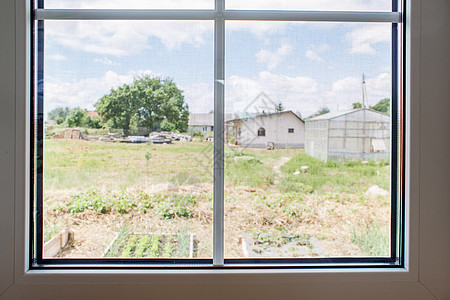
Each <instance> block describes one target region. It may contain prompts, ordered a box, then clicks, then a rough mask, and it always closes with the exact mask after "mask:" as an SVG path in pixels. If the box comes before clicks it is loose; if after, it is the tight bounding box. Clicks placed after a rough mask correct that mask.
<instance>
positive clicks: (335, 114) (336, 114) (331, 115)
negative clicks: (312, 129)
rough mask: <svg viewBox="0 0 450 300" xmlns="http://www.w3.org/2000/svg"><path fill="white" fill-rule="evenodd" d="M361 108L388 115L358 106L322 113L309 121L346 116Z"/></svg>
mask: <svg viewBox="0 0 450 300" xmlns="http://www.w3.org/2000/svg"><path fill="white" fill-rule="evenodd" d="M361 110H367V111H370V112H372V113H377V114H380V115H383V116H387V115H386V114H383V113H381V112H379V111H376V110H373V109H369V108H357V109H350V110H340V111H333V112H329V113H327V114H323V115H320V116H317V117H314V118H311V119H308V120H307V121H319V120H330V119H334V118H337V117H341V116H344V115H347V114H351V113H355V112H358V111H361Z"/></svg>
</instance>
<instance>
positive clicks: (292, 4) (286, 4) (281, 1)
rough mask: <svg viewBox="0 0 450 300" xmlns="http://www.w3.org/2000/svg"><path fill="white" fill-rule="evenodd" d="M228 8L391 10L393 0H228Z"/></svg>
mask: <svg viewBox="0 0 450 300" xmlns="http://www.w3.org/2000/svg"><path fill="white" fill-rule="evenodd" d="M225 3H226V8H227V9H263V10H328V11H345V10H346V11H391V9H392V0H369V1H367V0H350V1H334V0H294V1H292V0H277V1H273V0H257V1H255V0H227V1H226V2H225Z"/></svg>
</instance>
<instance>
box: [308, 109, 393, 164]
mask: <svg viewBox="0 0 450 300" xmlns="http://www.w3.org/2000/svg"><path fill="white" fill-rule="evenodd" d="M390 132H391V131H390V117H389V116H388V115H385V114H383V113H380V112H378V111H375V110H371V109H368V108H360V109H353V110H348V111H337V112H331V113H328V114H324V115H321V116H318V117H315V118H311V119H309V120H306V123H305V152H306V153H307V154H309V155H311V156H313V157H316V158H318V159H320V160H322V161H327V160H342V159H350V158H359V159H363V160H368V159H375V160H379V159H389V154H390Z"/></svg>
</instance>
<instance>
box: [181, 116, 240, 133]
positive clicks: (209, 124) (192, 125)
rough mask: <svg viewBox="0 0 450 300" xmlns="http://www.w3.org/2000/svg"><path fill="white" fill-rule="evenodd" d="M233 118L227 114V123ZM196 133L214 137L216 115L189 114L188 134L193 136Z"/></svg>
mask: <svg viewBox="0 0 450 300" xmlns="http://www.w3.org/2000/svg"><path fill="white" fill-rule="evenodd" d="M231 118H232V115H231V114H225V121H227V120H229V119H231ZM195 132H201V133H202V134H204V135H208V134H211V135H212V133H213V132H214V114H213V113H208V114H204V113H203V114H194V113H191V114H189V121H188V133H189V134H190V135H193V134H194V133H195Z"/></svg>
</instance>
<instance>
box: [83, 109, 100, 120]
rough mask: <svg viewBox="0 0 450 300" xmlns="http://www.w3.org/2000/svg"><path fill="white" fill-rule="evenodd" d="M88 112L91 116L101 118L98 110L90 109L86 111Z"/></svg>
mask: <svg viewBox="0 0 450 300" xmlns="http://www.w3.org/2000/svg"><path fill="white" fill-rule="evenodd" d="M86 114H87V115H88V116H89V117H91V118H99V119H100V115H99V114H98V112H96V111H92V110H88V111H86Z"/></svg>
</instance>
